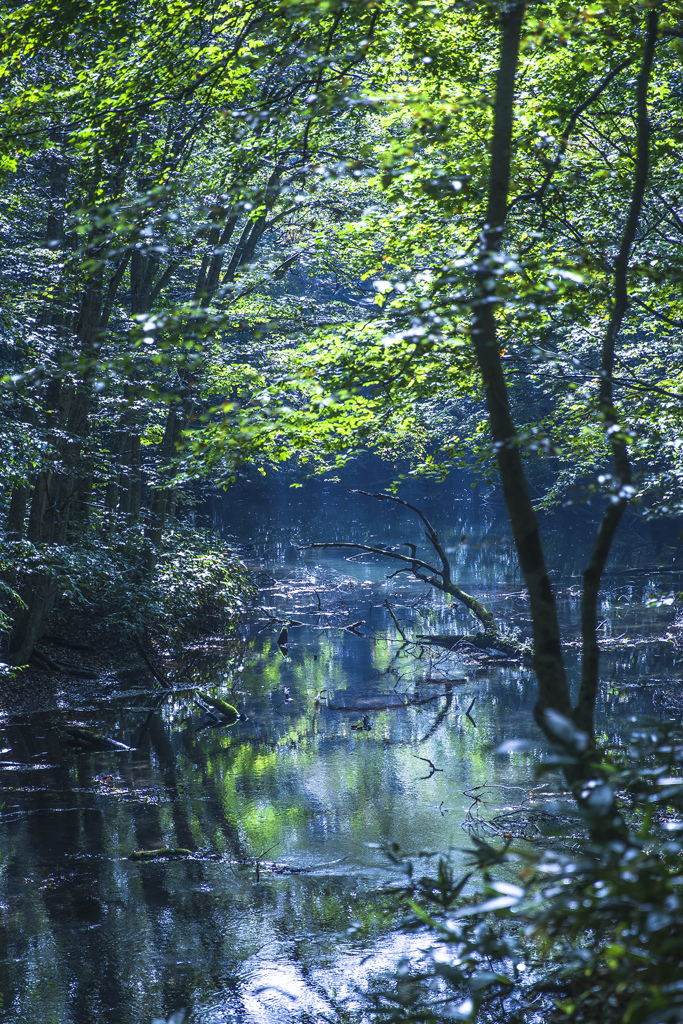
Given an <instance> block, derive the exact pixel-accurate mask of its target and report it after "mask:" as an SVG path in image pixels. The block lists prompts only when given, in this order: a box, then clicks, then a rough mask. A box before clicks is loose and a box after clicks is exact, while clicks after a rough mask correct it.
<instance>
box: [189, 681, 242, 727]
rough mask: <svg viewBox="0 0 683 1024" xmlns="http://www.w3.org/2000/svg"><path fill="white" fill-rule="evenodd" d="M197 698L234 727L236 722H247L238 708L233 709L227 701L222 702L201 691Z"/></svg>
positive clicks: (198, 691) (198, 692)
mask: <svg viewBox="0 0 683 1024" xmlns="http://www.w3.org/2000/svg"><path fill="white" fill-rule="evenodd" d="M197 696H198V697H199V699H200V700H201V701H203V703H204V704H207V705H208V706H209V707H210V708H211V710H212V711H214V712H216V714H218V715H220V717H221V718H223V719H225V721H226V722H227V723H228V724H230V725H232V724H233V723H234V722H243V721H244V720H245V718H244V715H241V714H240V713H239V711H238V710H237V708H235V707H233V706H232V704H228V702H227V701H225V700H220V699H219V698H218V697H212V696H211V695H210V694H208V693H203V692H202V691H201V690H197Z"/></svg>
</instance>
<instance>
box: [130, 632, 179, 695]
mask: <svg viewBox="0 0 683 1024" xmlns="http://www.w3.org/2000/svg"><path fill="white" fill-rule="evenodd" d="M133 639H134V640H135V646H136V647H137V649H138V650H139V652H140V654H141V655H142V657H143V659H144V662H145V665H146V666H147V668H148V669H149V670H150V672H151V673H152V675H153V676H154V678H155V679H156V680H157V682H158V683H161V685H162V686H164V687H166V689H167V690H170V689H171V683H170V680H169V679H168V676H166V675H165V674H164V673H163V672H162V671H161V669H160V668H157V667H156V665H155V664H154V662H153V661H152V659H151V658H150V656H149V655H148V653H147V651H146V650H145V648H144V647H143V646H142V641H141V640H140V637H139V636H138V635H137V633H134V634H133Z"/></svg>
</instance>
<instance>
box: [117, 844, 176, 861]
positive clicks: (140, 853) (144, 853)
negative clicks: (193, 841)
mask: <svg viewBox="0 0 683 1024" xmlns="http://www.w3.org/2000/svg"><path fill="white" fill-rule="evenodd" d="M191 856H192V850H186V849H185V848H184V847H182V846H164V847H162V848H161V849H159V850H133V852H132V853H129V854H128V860H179V859H180V858H181V857H191Z"/></svg>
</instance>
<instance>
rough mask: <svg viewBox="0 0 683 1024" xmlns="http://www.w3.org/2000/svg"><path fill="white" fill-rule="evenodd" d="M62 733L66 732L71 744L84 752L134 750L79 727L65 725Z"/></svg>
mask: <svg viewBox="0 0 683 1024" xmlns="http://www.w3.org/2000/svg"><path fill="white" fill-rule="evenodd" d="M64 732H67V733H68V734H69V736H70V737H71V739H72V740H73V742H74V743H75V744H76V745H77V746H79V747H82V748H83V749H84V750H113V751H116V752H118V753H126V752H127V751H131V750H135V747H129V746H128V745H127V744H126V743H120V742H119V740H110V739H109V737H108V736H100V734H99V733H96V732H92V731H91V730H90V729H82V728H81V727H80V726H76V725H67V726H65V727H64Z"/></svg>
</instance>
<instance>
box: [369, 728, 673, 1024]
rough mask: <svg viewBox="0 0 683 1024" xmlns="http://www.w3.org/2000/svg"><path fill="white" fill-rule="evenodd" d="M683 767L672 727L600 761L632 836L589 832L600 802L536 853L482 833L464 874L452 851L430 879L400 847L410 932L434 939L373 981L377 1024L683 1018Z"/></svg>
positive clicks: (630, 1023) (640, 1022)
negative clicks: (419, 955)
mask: <svg viewBox="0 0 683 1024" xmlns="http://www.w3.org/2000/svg"><path fill="white" fill-rule="evenodd" d="M682 763H683V730H682V729H681V727H680V725H675V724H673V723H664V724H662V723H660V722H651V723H646V724H645V725H644V726H643V727H642V728H641V729H639V731H638V732H637V733H635V734H634V736H633V740H632V743H631V745H630V747H629V750H628V751H626V752H624V753H623V754H622V755H621V756H619V757H617V758H613V759H612V762H611V763H609V762H607V763H601V764H599V765H597V763H596V767H597V768H598V771H599V776H600V786H601V787H602V786H605V785H609V786H610V787H614V788H615V789H616V792H617V793H618V794H619V796H620V805H621V811H622V813H623V815H624V819H625V821H627V823H628V825H627V827H626V828H625V829H624V833H623V836H622V837H618V838H611V839H609V840H601V841H595V840H593V839H591V838H590V835H591V832H592V833H593V834H596V830H595V829H594V828H592V825H593V824H594V822H591V816H592V815H595V816H596V817H597V816H599V815H600V814H601V813H604V809H603V811H601V809H600V807H599V805H598V804H599V802H598V803H597V804H596V805H594V806H593V808H592V809H591V808H590V806H589V807H588V809H584V810H583V811H582V812H581V813H580V814H579V813H578V812H577V816H576V817H574V818H573V819H572V816H571V814H568V816H567V817H565V819H564V829H563V832H562V834H560V833H556V834H555V835H552V834H548V835H547V836H546V837H545V840H544V842H543V843H541V844H539V848H536V849H530V848H529V847H528V846H525V847H522V848H520V849H515V848H513V846H512V844H511V842H510V841H508V842H505V843H504V844H502V845H500V846H499V847H496V846H495V845H494V844H493V843H491V842H485V841H483V840H482V839H480V838H476V837H475V838H474V845H473V847H472V849H471V850H469V851H468V853H469V858H470V861H471V864H470V870H468V871H467V872H466V873H465V874H464V875H463V876H461V877H456V876H455V873H454V870H453V866H452V863H451V861H450V860H449V858H447V857H442V858H440V859H439V860H438V864H437V869H436V871H435V872H431V873H430V872H427V873H424V874H418V873H417V872H416V870H415V865H414V864H413V863H412V862H411V861H409V860H401V858H400V856H399V852H398V851H397V850H394V851H390V855H391V856H392V858H393V859H395V860H396V861H400V862H401V863H402V864H403V866H404V868H405V871H406V873H407V876H408V881H407V882H406V884H405V885H404V886H402V889H403V893H404V895H405V897H406V899H407V902H408V907H409V910H410V914H409V917H408V919H407V920H406V922H405V924H404V927H405V928H406V929H409V930H422V931H425V932H426V933H427V934H428V935H429V936H431V937H432V938H433V940H434V944H433V946H432V948H431V950H430V952H429V954H428V956H427V958H426V961H425V962H424V963H423V964H422V965H420V967H419V968H416V967H415V965H414V964H412V965H411V963H409V962H408V961H405V962H404V963H402V964H401V965H400V966H399V971H398V975H397V976H395V977H393V978H391V979H390V980H389V984H386V983H377V984H376V985H375V986H374V988H373V990H372V991H371V992H370V994H369V999H370V1008H371V1009H370V1012H371V1015H372V1016H373V1017H374V1019H375V1021H376V1022H377V1024H379V1022H382V1024H394V1022H395V1024H399V1022H400V1024H407V1022H413V1021H414V1022H418V1021H419V1022H424V1024H428V1022H429V1024H437V1022H442V1021H447V1020H448V1021H453V1020H461V1021H486V1022H500V1024H517V1022H522V1021H524V1022H525V1024H541V1022H543V1024H561V1022H565V1024H569V1022H572V1024H598V1022H599V1024H672V1022H680V1021H683V862H682V839H683V779H682V778H681V765H682ZM606 778H607V779H608V780H609V782H608V783H606V782H605V779H606ZM603 795H604V796H606V794H603ZM385 982H386V979H385Z"/></svg>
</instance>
